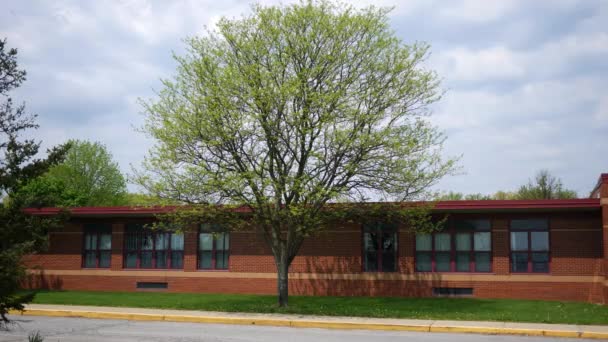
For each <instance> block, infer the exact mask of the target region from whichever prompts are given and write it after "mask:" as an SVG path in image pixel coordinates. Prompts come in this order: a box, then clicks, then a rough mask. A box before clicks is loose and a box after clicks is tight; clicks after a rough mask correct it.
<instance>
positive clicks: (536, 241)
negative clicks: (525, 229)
mask: <svg viewBox="0 0 608 342" xmlns="http://www.w3.org/2000/svg"><path fill="white" fill-rule="evenodd" d="M530 235H531V236H530V245H531V248H532V250H533V251H548V250H549V232H530Z"/></svg>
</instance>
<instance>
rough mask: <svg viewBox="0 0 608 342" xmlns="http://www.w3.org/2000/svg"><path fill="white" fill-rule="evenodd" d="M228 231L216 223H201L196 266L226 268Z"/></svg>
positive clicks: (228, 242) (206, 268) (205, 268)
mask: <svg viewBox="0 0 608 342" xmlns="http://www.w3.org/2000/svg"><path fill="white" fill-rule="evenodd" d="M229 256H230V233H228V232H226V231H225V230H223V229H222V228H221V227H220V226H218V225H210V224H203V225H201V229H200V232H199V234H198V268H199V269H204V270H227V269H228V259H229Z"/></svg>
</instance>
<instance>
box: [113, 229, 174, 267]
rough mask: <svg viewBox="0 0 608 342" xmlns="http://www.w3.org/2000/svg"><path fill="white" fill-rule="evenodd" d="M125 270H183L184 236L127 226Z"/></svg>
mask: <svg viewBox="0 0 608 342" xmlns="http://www.w3.org/2000/svg"><path fill="white" fill-rule="evenodd" d="M124 267H125V268H161V269H166V268H183V267H184V235H183V234H177V233H170V232H166V231H152V230H150V229H146V228H145V227H144V225H143V224H129V225H127V229H126V232H125V251H124Z"/></svg>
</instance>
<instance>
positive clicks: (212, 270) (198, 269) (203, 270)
mask: <svg viewBox="0 0 608 342" xmlns="http://www.w3.org/2000/svg"><path fill="white" fill-rule="evenodd" d="M196 271H197V272H230V270H229V269H226V270H221V269H218V270H215V269H205V268H197V269H196Z"/></svg>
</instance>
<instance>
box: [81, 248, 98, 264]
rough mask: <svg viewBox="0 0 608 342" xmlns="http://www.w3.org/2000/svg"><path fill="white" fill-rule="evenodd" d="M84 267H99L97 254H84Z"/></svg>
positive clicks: (93, 252)
mask: <svg viewBox="0 0 608 342" xmlns="http://www.w3.org/2000/svg"><path fill="white" fill-rule="evenodd" d="M84 267H97V252H95V251H92V252H86V253H85V254H84Z"/></svg>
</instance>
